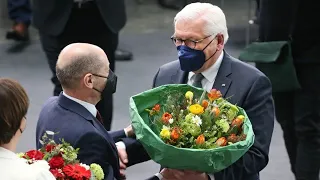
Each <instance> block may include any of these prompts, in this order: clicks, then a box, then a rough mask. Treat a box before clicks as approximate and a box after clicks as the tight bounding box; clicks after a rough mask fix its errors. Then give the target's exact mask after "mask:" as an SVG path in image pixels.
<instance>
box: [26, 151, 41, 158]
mask: <svg viewBox="0 0 320 180" xmlns="http://www.w3.org/2000/svg"><path fill="white" fill-rule="evenodd" d="M26 155H27V156H28V157H29V158H30V159H34V160H42V159H43V157H44V155H43V153H42V152H40V151H38V150H30V151H28V152H26Z"/></svg>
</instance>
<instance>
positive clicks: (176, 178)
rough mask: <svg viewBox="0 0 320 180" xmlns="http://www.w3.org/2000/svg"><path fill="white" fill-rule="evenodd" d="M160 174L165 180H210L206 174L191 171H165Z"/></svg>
mask: <svg viewBox="0 0 320 180" xmlns="http://www.w3.org/2000/svg"><path fill="white" fill-rule="evenodd" d="M160 174H161V175H162V176H163V180H195V179H196V180H208V176H207V174H206V173H202V172H197V171H191V170H176V169H167V168H165V169H163V170H162V171H161V172H160Z"/></svg>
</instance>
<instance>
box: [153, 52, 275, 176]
mask: <svg viewBox="0 0 320 180" xmlns="http://www.w3.org/2000/svg"><path fill="white" fill-rule="evenodd" d="M187 76H188V72H184V71H182V70H181V69H180V63H179V61H173V62H170V63H168V64H165V65H163V66H162V67H160V69H159V71H158V73H157V74H156V76H155V78H154V82H153V87H157V86H160V85H165V84H185V83H186V82H187ZM213 88H215V89H218V90H220V91H221V93H222V94H223V97H225V98H226V97H231V98H230V99H229V101H230V102H231V103H233V104H237V105H238V106H240V107H242V108H244V110H245V111H246V113H247V114H248V116H249V118H250V120H251V123H252V126H253V130H254V133H255V142H254V144H253V146H252V147H251V148H250V150H249V151H248V152H247V153H246V154H245V155H244V156H243V157H242V158H241V159H239V160H238V161H237V162H236V163H234V164H233V165H231V166H230V167H228V168H226V169H225V170H223V171H221V172H218V173H215V174H214V177H215V179H216V180H258V179H259V172H260V171H261V170H262V169H264V168H265V167H266V165H267V164H268V161H269V157H268V154H269V147H270V142H271V137H272V132H273V127H274V118H275V116H274V105H273V99H272V90H271V84H270V81H269V79H268V78H267V77H266V76H265V75H264V74H262V73H261V72H260V71H259V70H257V69H256V68H255V67H253V66H251V65H249V64H246V63H243V62H241V61H239V60H237V59H235V58H233V57H231V56H230V55H228V54H227V53H225V54H224V58H223V60H222V63H221V66H220V69H219V71H218V74H217V77H216V80H215V82H214V85H213Z"/></svg>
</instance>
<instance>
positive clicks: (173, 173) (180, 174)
mask: <svg viewBox="0 0 320 180" xmlns="http://www.w3.org/2000/svg"><path fill="white" fill-rule="evenodd" d="M124 130H125V132H126V134H127V136H128V137H132V136H134V130H133V128H132V126H131V125H130V126H128V127H126V128H125V129H124ZM117 150H118V154H119V163H120V174H121V176H122V178H123V179H126V175H125V170H126V168H127V166H126V164H127V163H128V155H127V152H126V149H125V146H122V145H119V144H117ZM155 176H157V177H158V178H159V179H160V180H195V179H196V180H209V177H208V175H207V174H206V173H202V172H197V171H192V170H177V169H169V168H164V169H162V170H161V172H160V173H157V174H156V175H155Z"/></svg>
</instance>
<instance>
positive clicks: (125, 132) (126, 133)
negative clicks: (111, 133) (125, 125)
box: [123, 129, 128, 137]
mask: <svg viewBox="0 0 320 180" xmlns="http://www.w3.org/2000/svg"><path fill="white" fill-rule="evenodd" d="M123 131H124V134H125V135H126V137H128V132H127V131H126V129H123Z"/></svg>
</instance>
